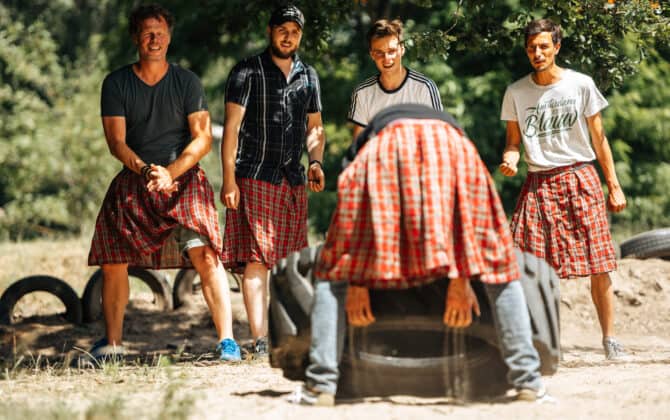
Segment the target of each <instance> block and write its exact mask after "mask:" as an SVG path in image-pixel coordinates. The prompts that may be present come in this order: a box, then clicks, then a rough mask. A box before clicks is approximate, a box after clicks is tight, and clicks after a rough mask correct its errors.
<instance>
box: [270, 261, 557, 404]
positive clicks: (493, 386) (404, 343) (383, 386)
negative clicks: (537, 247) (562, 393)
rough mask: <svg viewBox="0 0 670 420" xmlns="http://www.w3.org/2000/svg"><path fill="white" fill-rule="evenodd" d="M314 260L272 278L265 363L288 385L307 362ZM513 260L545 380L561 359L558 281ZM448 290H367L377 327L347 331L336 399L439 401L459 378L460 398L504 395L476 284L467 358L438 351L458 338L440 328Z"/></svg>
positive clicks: (441, 285)
mask: <svg viewBox="0 0 670 420" xmlns="http://www.w3.org/2000/svg"><path fill="white" fill-rule="evenodd" d="M318 252H319V249H318V248H305V249H303V250H302V251H300V252H296V253H293V254H292V255H290V256H289V257H287V258H285V259H283V260H280V261H279V262H278V263H277V265H276V266H275V267H274V268H273V270H272V275H271V280H270V311H269V318H270V321H269V325H270V334H269V335H270V345H271V351H270V363H271V365H272V366H273V367H278V368H281V369H282V370H283V373H284V376H286V377H287V378H289V379H294V380H297V379H304V372H305V368H306V366H307V362H308V353H309V344H310V341H311V331H310V313H311V307H312V303H313V299H314V290H313V283H312V282H313V281H314V280H313V276H312V273H311V269H312V266H313V265H314V261H316V260H317V258H318ZM516 255H517V259H518V260H519V265H520V268H521V275H522V278H521V282H522V286H523V289H524V293H525V294H526V296H527V301H528V302H529V303H528V311H529V314H530V317H531V321H532V328H533V341H534V344H535V347H536V349H537V350H538V353H539V354H540V359H541V363H542V367H541V369H542V373H544V374H552V373H554V372H555V371H556V367H557V365H558V361H559V356H560V345H559V343H560V339H559V322H558V321H559V319H558V308H559V306H558V303H559V301H560V298H559V289H558V277H557V275H556V273H555V271H554V270H553V269H552V268H551V267H549V265H548V264H547V263H546V262H545V261H544V260H541V259H538V258H536V257H534V256H532V255H530V254H527V253H522V252H520V251H517V253H516ZM447 284H448V283H447V280H439V281H436V282H433V283H430V284H427V285H423V286H420V287H415V288H411V289H407V290H370V303H371V305H372V310H373V312H374V314H375V317H376V319H377V321H376V322H375V323H373V324H371V325H370V326H368V327H366V328H356V327H348V335H347V339H346V341H347V344H345V352H344V354H343V359H342V363H341V365H340V371H341V376H340V380H339V384H338V395H341V396H357V397H361V396H367V395H376V396H385V395H392V394H402V393H405V394H412V395H421V396H440V395H441V396H444V395H448V394H449V392H452V393H453V391H454V387H455V385H456V382H457V379H458V378H460V379H458V380H459V381H460V380H462V384H466V385H464V388H463V389H462V390H461V395H466V396H468V397H474V398H476V397H480V396H486V395H495V394H498V393H500V392H501V391H502V390H504V389H505V388H506V387H507V383H506V379H505V374H506V372H507V367H506V366H505V364H504V363H503V360H502V358H501V356H500V352H499V350H498V347H499V345H498V343H497V337H496V332H495V328H494V326H493V318H492V314H491V309H490V306H489V303H488V299H487V297H486V293H485V291H484V287H483V285H482V284H481V283H480V282H473V283H472V285H473V289H474V290H475V293H476V295H477V297H478V300H479V303H480V309H481V312H482V315H481V317H479V319H478V320H477V322H473V324H472V325H471V326H470V327H468V328H467V329H465V330H463V332H462V334H463V335H464V341H465V343H466V346H467V348H468V351H467V352H464V353H463V354H452V353H453V351H451V350H449V347H448V346H446V347H445V343H454V342H457V341H456V336H455V335H454V334H457V333H456V332H455V331H454V330H452V329H449V328H446V327H445V326H444V325H443V324H442V314H443V311H444V300H445V294H446V289H447ZM416 343H421V345H416ZM440 343H442V345H440ZM452 347H453V345H452ZM452 350H453V348H452ZM459 358H460V359H459ZM456 360H461V361H462V362H463V363H455V361H456ZM455 381H456V382H455Z"/></svg>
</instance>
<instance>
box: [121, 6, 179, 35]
mask: <svg viewBox="0 0 670 420" xmlns="http://www.w3.org/2000/svg"><path fill="white" fill-rule="evenodd" d="M149 18H154V19H159V20H160V19H161V18H163V19H165V22H167V25H168V29H169V30H170V33H172V27H173V26H174V16H172V13H170V11H169V10H167V9H166V8H164V7H163V6H161V5H160V4H157V3H151V4H143V5H141V6H137V7H136V8H134V9H133V11H132V12H130V16H129V17H128V32H129V33H130V36H132V37H134V36H136V35H138V34H139V33H140V30H141V28H142V22H143V21H145V20H146V19H149Z"/></svg>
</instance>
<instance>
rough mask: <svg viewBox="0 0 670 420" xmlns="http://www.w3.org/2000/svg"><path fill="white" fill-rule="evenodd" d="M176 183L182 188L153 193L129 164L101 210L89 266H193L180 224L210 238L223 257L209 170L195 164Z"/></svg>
mask: <svg viewBox="0 0 670 420" xmlns="http://www.w3.org/2000/svg"><path fill="white" fill-rule="evenodd" d="M176 181H177V182H179V190H178V191H177V192H175V193H172V194H169V195H168V194H164V193H160V192H149V191H148V190H147V188H146V181H145V180H144V178H143V177H142V176H141V175H138V174H136V173H134V172H132V171H130V170H129V169H127V168H124V169H123V170H122V171H121V172H120V173H119V174H118V175H117V176H116V177H115V178H114V180H113V181H112V183H111V185H110V187H109V189H108V190H107V194H106V195H105V199H104V201H103V204H102V208H101V210H100V213H99V214H98V218H97V220H96V224H95V232H94V235H93V239H92V241H91V250H90V252H89V257H88V263H89V265H101V264H121V263H128V264H130V265H133V266H137V267H144V268H155V269H160V268H177V267H191V266H192V264H191V263H190V261H189V260H188V259H186V258H184V257H183V256H182V255H181V250H180V249H178V247H177V242H176V240H175V239H174V235H173V232H174V228H176V227H177V226H182V227H184V228H186V229H190V230H193V231H195V232H197V233H199V234H200V235H203V236H205V237H207V238H208V239H209V242H210V244H211V245H212V247H213V248H214V251H215V252H216V253H217V254H218V255H220V254H221V246H222V241H221V234H220V231H219V223H218V214H217V211H216V203H215V201H214V191H213V190H212V187H211V185H210V184H209V182H208V181H207V178H206V176H205V172H204V171H203V170H202V169H201V168H200V167H199V166H195V167H193V168H191V169H190V170H188V171H187V172H186V173H184V174H183V175H182V176H181V177H179V178H178V179H177V180H176Z"/></svg>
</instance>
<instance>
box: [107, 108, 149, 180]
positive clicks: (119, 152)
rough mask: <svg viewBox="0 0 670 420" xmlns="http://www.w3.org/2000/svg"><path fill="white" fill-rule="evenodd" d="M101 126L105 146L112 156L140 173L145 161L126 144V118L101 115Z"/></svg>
mask: <svg viewBox="0 0 670 420" xmlns="http://www.w3.org/2000/svg"><path fill="white" fill-rule="evenodd" d="M102 128H103V129H104V130H105V139H106V140H107V147H109V152H110V153H111V154H112V156H114V157H115V158H117V159H118V160H120V161H121V163H123V165H124V166H125V167H126V168H128V169H130V170H131V171H133V172H135V173H136V174H140V175H141V174H142V167H144V166H145V165H146V163H145V162H144V161H143V160H142V159H140V157H139V156H137V154H136V153H135V152H133V151H132V150H131V149H130V147H128V145H127V144H126V118H125V117H102Z"/></svg>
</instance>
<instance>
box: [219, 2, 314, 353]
mask: <svg viewBox="0 0 670 420" xmlns="http://www.w3.org/2000/svg"><path fill="white" fill-rule="evenodd" d="M304 22H305V18H304V16H303V14H302V12H301V11H300V10H299V9H298V8H297V7H295V6H292V5H289V6H283V7H280V8H278V9H277V10H275V11H274V12H273V13H272V15H271V17H270V21H269V23H268V27H267V34H268V38H269V46H268V47H267V49H265V51H263V52H262V53H260V54H258V55H256V56H253V57H250V58H246V59H244V60H242V61H240V62H239V63H237V65H235V67H234V68H233V69H232V71H231V72H230V75H229V77H228V81H227V84H226V93H225V101H226V116H225V126H224V134H223V147H222V148H221V159H222V162H223V186H222V189H221V202H222V203H223V204H224V205H225V206H226V207H227V211H226V227H225V233H224V245H223V258H222V259H223V264H224V266H225V267H226V268H228V269H230V270H233V271H237V272H242V273H243V281H242V290H243V293H244V304H245V306H246V310H247V316H248V319H249V327H250V329H251V334H252V336H253V338H254V340H255V346H254V350H255V353H256V354H257V355H265V354H267V338H266V336H267V329H268V327H267V281H268V270H269V269H270V267H272V266H273V265H274V264H275V262H276V261H277V260H279V259H281V258H284V257H286V256H287V255H288V254H289V253H291V252H293V251H297V250H299V249H302V248H304V247H305V246H307V193H306V190H305V182H306V181H307V180H306V179H305V169H304V167H303V165H302V164H301V163H300V160H301V157H302V154H303V151H304V150H305V148H306V149H307V153H308V155H309V165H308V169H307V179H308V180H309V182H308V184H309V188H310V189H311V190H312V191H314V192H318V191H322V190H323V188H324V183H325V177H324V173H323V169H322V165H321V161H322V159H323V150H324V145H325V136H324V132H323V122H322V120H321V91H320V87H319V78H318V76H317V74H316V71H315V70H314V69H313V68H312V67H311V66H309V65H307V64H305V63H304V62H302V61H301V60H300V57H299V56H298V54H297V50H298V47H299V46H300V40H301V38H302V30H303V26H304Z"/></svg>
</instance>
